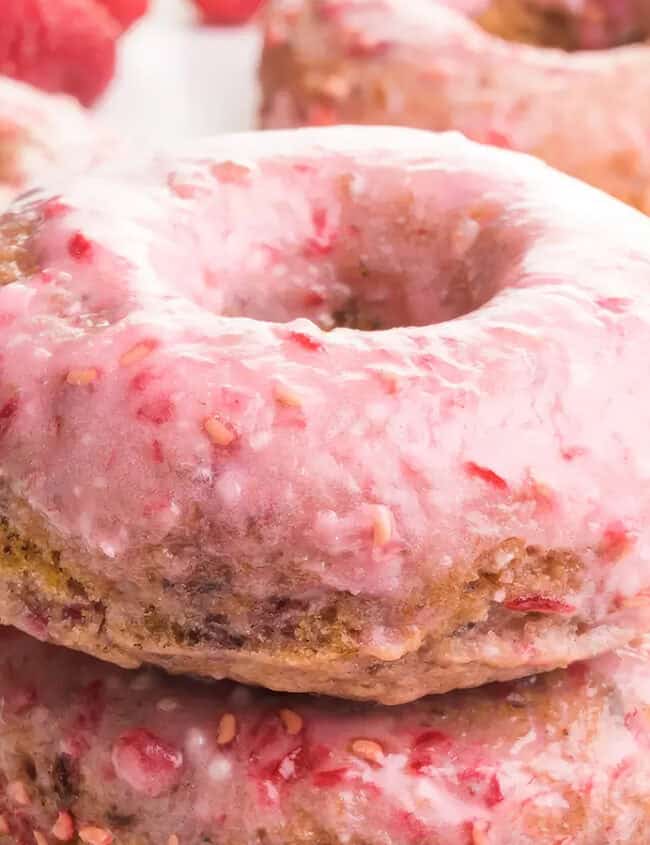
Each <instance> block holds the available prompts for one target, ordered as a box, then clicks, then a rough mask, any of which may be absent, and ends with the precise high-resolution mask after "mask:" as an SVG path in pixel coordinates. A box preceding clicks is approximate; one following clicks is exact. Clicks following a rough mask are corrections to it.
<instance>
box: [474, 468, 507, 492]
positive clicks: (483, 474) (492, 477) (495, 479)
mask: <svg viewBox="0 0 650 845" xmlns="http://www.w3.org/2000/svg"><path fill="white" fill-rule="evenodd" d="M465 472H466V473H467V474H468V475H469V476H471V477H472V478H480V479H481V481H485V483H486V484H491V485H492V486H493V487H496V488H497V489H498V490H507V489H508V482H507V481H506V480H505V479H504V478H501V476H500V475H497V474H496V472H494V471H493V470H491V469H488V468H487V467H482V466H479V464H475V463H474V461H467V462H466V464H465Z"/></svg>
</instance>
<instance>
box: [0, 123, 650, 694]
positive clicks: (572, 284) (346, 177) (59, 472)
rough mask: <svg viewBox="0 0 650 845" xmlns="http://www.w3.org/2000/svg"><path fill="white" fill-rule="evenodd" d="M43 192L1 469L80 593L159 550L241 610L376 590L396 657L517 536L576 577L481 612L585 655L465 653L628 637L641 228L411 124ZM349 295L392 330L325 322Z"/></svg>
mask: <svg viewBox="0 0 650 845" xmlns="http://www.w3.org/2000/svg"><path fill="white" fill-rule="evenodd" d="M51 190H52V195H53V196H56V204H55V207H56V209H57V213H56V214H52V213H49V211H48V209H51V208H52V205H51V201H50V202H49V204H48V202H39V203H37V204H35V205H32V206H31V207H30V208H29V209H26V210H25V211H24V214H25V215H27V217H26V219H28V218H29V219H33V218H34V215H35V216H36V218H37V219H38V227H37V231H36V235H35V237H34V242H33V244H34V246H33V248H34V250H35V252H36V254H37V255H38V256H39V257H40V267H41V269H40V270H39V271H37V272H35V273H34V274H33V275H31V276H28V277H23V278H20V279H19V280H18V281H15V282H14V283H11V284H8V285H6V286H5V287H4V288H1V289H0V315H1V316H2V319H0V423H1V424H0V472H1V475H2V478H3V480H4V483H5V485H7V488H8V490H9V491H10V492H11V493H12V494H14V495H16V496H18V497H20V499H21V500H22V501H24V502H25V503H26V504H27V505H28V506H29V508H31V509H32V510H33V511H35V512H36V513H38V514H40V515H43V516H44V517H45V519H46V521H47V523H48V524H49V526H50V527H51V530H52V532H54V535H55V536H59V537H62V538H63V541H64V542H68V541H69V542H74V543H75V544H76V546H78V547H81V548H83V549H86V550H88V551H89V553H90V554H89V556H88V560H87V564H86V565H87V567H88V572H90V573H94V574H96V575H98V576H101V577H102V578H105V579H107V580H108V581H109V582H110V583H111V584H114V585H115V587H116V589H118V590H120V591H122V592H123V594H124V595H125V596H126V595H128V594H129V592H131V591H136V592H137V590H138V589H139V586H140V585H141V584H142V583H143V582H144V579H145V577H148V576H146V573H147V572H148V569H147V567H148V565H149V553H148V551H147V549H150V548H151V547H152V546H162V548H163V549H164V550H165V553H164V554H158V555H157V556H156V558H155V561H156V562H155V567H156V570H155V577H156V578H159V579H167V580H168V581H169V582H172V583H180V584H182V583H187V582H188V581H190V580H191V579H192V578H193V577H195V576H196V574H197V571H198V572H199V575H200V577H209V574H210V573H209V570H208V573H207V576H206V570H205V566H208V567H209V566H214V568H215V572H218V571H219V570H218V567H219V566H220V564H221V563H222V561H223V560H224V559H225V560H228V561H231V562H234V564H235V565H234V572H233V576H232V578H233V583H232V584H231V587H232V589H233V591H239V592H240V593H241V594H245V595H248V596H251V597H252V598H258V597H262V596H268V595H274V594H278V592H279V591H281V590H282V589H285V590H286V589H287V586H286V585H287V578H289V582H288V583H289V584H290V588H289V589H290V591H291V594H292V595H293V596H294V597H295V598H298V599H304V600H306V601H313V602H314V603H317V602H318V601H319V600H320V599H321V598H322V597H324V596H338V595H352V596H354V597H359V598H365V599H368V600H372V601H375V602H376V603H377V608H378V615H377V616H375V618H374V621H373V620H371V621H366V620H363V621H362V620H360V624H363V630H362V633H361V638H362V642H363V643H364V645H363V648H364V649H366V650H367V652H368V654H375V655H377V656H378V657H380V659H385V660H388V661H391V660H396V659H399V658H400V657H401V656H402V655H403V654H404V653H406V652H408V651H412V650H413V649H416V650H417V648H418V647H419V645H420V644H421V643H422V641H423V639H424V638H426V636H427V634H428V631H429V630H430V629H431V627H432V626H433V625H434V624H435V614H436V610H435V607H431V606H428V607H424V608H423V609H422V610H421V611H420V612H419V615H417V617H416V619H415V621H416V623H417V632H416V634H415V635H414V631H413V630H409V631H405V630H404V629H403V628H401V627H400V625H399V624H397V623H394V622H392V621H391V620H395V614H394V608H395V607H398V606H401V605H400V604H399V603H400V602H402V601H404V600H406V599H408V598H409V597H417V596H419V595H421V594H422V592H423V591H426V590H428V589H432V588H435V585H436V584H439V583H444V579H445V578H448V577H449V574H450V573H452V574H453V573H454V572H455V570H456V569H458V570H459V571H460V569H464V568H465V569H466V568H467V567H468V566H469V565H470V564H471V561H473V560H475V559H477V556H480V555H481V553H482V552H483V551H486V550H493V549H495V547H497V546H498V544H500V543H502V542H503V541H505V540H507V539H508V538H513V537H514V538H521V539H522V540H523V541H524V542H525V543H526V544H531V545H535V546H538V547H540V548H542V549H545V550H566V551H570V552H573V553H575V555H577V556H578V558H579V560H580V561H581V564H582V567H583V570H582V576H581V579H580V583H579V585H578V586H576V587H575V588H574V589H571V590H569V591H568V592H567V594H565V595H559V596H558V595H551V596H548V595H543V594H540V595H533V596H518V597H517V600H519V601H520V602H522V603H520V604H519V605H517V604H516V602H515V604H507V603H505V604H504V602H506V601H507V599H506V591H505V590H495V593H494V596H493V606H494V607H495V608H499V607H501V608H504V609H506V610H507V611H509V612H510V613H512V614H521V613H525V612H532V613H542V614H550V615H552V616H553V615H554V616H556V617H568V618H571V619H572V620H574V621H575V622H576V624H577V625H579V626H582V627H583V628H584V629H585V630H588V631H590V632H592V633H594V636H593V637H591V638H589V639H588V640H586V641H584V642H583V643H582V645H580V646H579V647H577V650H576V651H572V650H571V649H572V648H573V644H569V643H568V642H565V641H563V639H562V638H561V637H559V638H556V640H555V641H554V642H549V643H547V644H546V646H544V647H545V648H547V649H548V650H549V653H548V654H544V655H540V653H539V648H540V646H539V645H536V644H534V643H532V642H531V643H530V648H529V649H528V650H527V649H523V651H516V652H515V653H514V654H512V653H509V652H508V649H507V647H506V646H504V645H503V644H502V643H499V641H498V638H496V637H492V638H489V637H488V638H485V639H484V640H483V641H481V642H479V643H476V644H475V648H476V659H477V660H481V661H482V662H484V663H488V664H489V665H491V666H495V667H498V666H503V665H506V664H507V665H509V666H511V668H512V672H513V674H517V673H518V672H519V673H521V674H523V673H525V672H526V667H527V666H528V667H530V666H539V665H540V660H542V658H543V660H542V662H543V664H544V665H546V666H547V667H548V668H552V667H553V666H554V665H559V664H562V663H565V662H567V661H568V660H571V659H575V658H581V657H584V656H588V655H589V654H593V653H596V652H600V651H604V650H606V649H607V648H610V647H612V646H614V645H616V644H617V643H621V642H623V641H626V640H627V639H629V638H630V636H632V634H633V633H634V632H635V631H637V630H645V629H647V628H648V627H650V607H649V603H650V599H648V591H649V590H650V520H649V518H648V516H649V514H650V484H649V482H650V447H649V446H648V431H649V430H650V402H648V401H647V400H646V394H647V391H646V384H647V382H648V378H649V377H650V372H649V365H648V362H647V361H646V355H645V352H644V350H646V349H647V346H648V344H649V343H650V287H649V282H650V222H649V221H648V220H647V219H646V218H645V217H644V216H642V215H641V214H638V213H637V212H634V211H632V210H631V209H628V208H627V207H625V206H623V205H622V204H619V203H618V202H616V201H614V200H612V199H610V198H608V197H606V196H605V195H602V194H600V193H598V192H596V191H594V190H592V189H590V188H588V187H586V186H584V185H581V184H580V183H578V182H575V181H573V180H571V179H569V178H568V177H565V176H562V175H560V174H558V173H555V172H553V171H551V170H550V169H549V168H547V167H546V166H545V165H543V164H541V163H539V162H536V161H534V160H533V159H529V158H527V157H524V156H519V155H515V154H513V153H508V152H503V151H500V150H496V149H494V148H488V147H481V146H478V145H475V144H473V143H471V142H468V141H466V140H464V139H462V138H461V137H460V136H458V135H455V134H447V135H434V134H429V133H424V132H417V131H412V130H405V129H404V130H400V129H372V130H368V129H350V128H340V129H333V130H302V131H296V132H293V133H265V134H264V135H261V136H260V135H244V136H234V137H224V138H221V139H215V140H212V141H207V142H204V143H199V144H195V145H194V146H193V147H191V148H190V149H188V150H186V151H180V152H177V153H175V154H174V155H171V154H169V155H168V154H160V155H157V156H156V157H154V158H152V159H147V160H144V159H143V160H142V161H138V160H137V159H135V160H133V161H131V162H128V163H122V164H121V165H120V166H119V168H118V167H111V165H110V164H109V165H105V166H104V167H103V168H98V169H97V170H96V171H95V172H94V173H93V175H89V176H87V177H85V178H83V179H78V180H76V181H73V182H72V183H66V184H61V185H58V186H54V188H52V189H51ZM560 200H561V201H560ZM21 208H24V206H19V207H18V208H16V209H15V211H16V212H17V213H19V214H20V213H21V211H20V209H21ZM353 299H354V300H355V301H356V306H355V307H357V308H359V309H360V310H361V311H362V313H363V315H364V317H365V318H367V319H368V320H369V321H370V322H373V321H375V320H376V321H378V322H379V323H380V324H381V325H383V326H386V327H390V326H395V328H387V330H384V331H374V332H372V331H358V330H353V329H343V328H337V329H334V330H332V331H324V329H328V328H330V327H331V326H332V325H333V324H334V322H335V317H334V315H335V314H337V313H338V312H340V311H341V310H344V311H345V310H346V309H349V308H350V307H351V303H352V301H353ZM319 326H320V327H319ZM253 529H254V530H253ZM197 548H199V549H200V554H201V555H202V557H203V560H202V563H203V566H204V568H203V569H201V570H198V569H197V567H198V561H197V554H199V553H197V551H196V549H197ZM499 554H500V555H501V557H499V558H498V560H497V559H496V557H495V561H496V563H495V565H496V566H497V569H499V568H500V569H503V568H504V567H507V565H508V563H509V560H510V558H509V557H508V553H507V552H505V551H502V552H500V553H499ZM497 557H498V554H497ZM205 561H207V564H206V563H205ZM215 577H216V576H215ZM280 594H281V593H280ZM218 602H219V599H218V596H217V597H216V598H215V604H214V610H215V611H218V610H219V604H218ZM391 608H392V610H391ZM34 620H35V617H34V614H33V613H32V614H31V615H30V616H29V618H28V617H24V618H21V619H15V620H13V621H14V622H15V623H16V624H18V625H19V626H20V627H23V628H25V629H29V630H32V629H33V626H34V624H35V621H34ZM38 625H39V626H41V627H40V628H39V630H40V634H39V635H40V636H47V633H48V632H47V618H45V619H39V620H38ZM502 647H503V649H504V650H501V649H502ZM214 674H215V675H218V674H219V666H218V665H215V666H214ZM424 692H426V690H422V689H419V688H418V687H417V682H416V680H415V679H414V680H413V686H412V687H410V688H408V689H403V690H401V692H400V695H401V696H402V700H404V699H405V698H408V697H415V696H416V695H418V694H422V693H424Z"/></svg>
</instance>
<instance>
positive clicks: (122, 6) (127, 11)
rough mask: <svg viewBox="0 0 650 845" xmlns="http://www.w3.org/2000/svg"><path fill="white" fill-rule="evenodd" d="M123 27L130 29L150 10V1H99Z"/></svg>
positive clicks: (123, 28)
mask: <svg viewBox="0 0 650 845" xmlns="http://www.w3.org/2000/svg"><path fill="white" fill-rule="evenodd" d="M98 2H99V3H101V5H102V6H104V7H105V8H106V9H107V10H108V12H109V13H110V14H111V16H112V17H113V18H115V20H116V21H117V22H118V23H119V25H120V26H121V27H122V30H125V29H128V28H129V27H130V26H131V24H133V23H135V22H136V21H137V20H138V18H141V17H142V16H143V15H144V14H146V13H147V11H148V10H149V0H98Z"/></svg>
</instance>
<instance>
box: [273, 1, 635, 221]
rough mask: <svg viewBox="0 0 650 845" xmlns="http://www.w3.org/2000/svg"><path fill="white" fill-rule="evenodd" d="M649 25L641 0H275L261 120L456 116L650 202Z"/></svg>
mask: <svg viewBox="0 0 650 845" xmlns="http://www.w3.org/2000/svg"><path fill="white" fill-rule="evenodd" d="M648 37H650V3H648V0H636V2H634V0H630V2H627V1H626V2H623V3H619V2H610V0H584V2H569V0H567V2H564V0H557V2H555V1H554V0H450V2H448V3H444V2H434V0H409V2H404V1H403V0H304V2H296V0H276V2H275V3H272V4H271V7H270V12H269V16H268V22H267V27H266V43H265V49H264V56H263V60H262V68H261V79H262V84H263V89H264V101H263V107H262V123H263V125H264V126H267V127H275V128H279V127H289V126H298V125H303V124H311V125H324V124H332V123H360V124H400V125H405V126H413V127H419V128H423V129H434V130H446V129H456V130H459V131H461V132H463V133H464V134H465V135H466V136H467V137H469V138H472V139H474V140H476V141H480V142H483V143H489V144H495V145H497V146H502V147H508V148H512V149H514V150H520V151H522V152H527V153H532V154H534V155H537V156H539V157H541V158H542V159H544V160H545V161H547V162H548V163H549V164H551V165H553V166H554V167H557V168H559V169H561V170H564V171H566V172H567V173H569V174H571V175H573V176H577V177H578V178H580V179H584V180H585V181H587V182H589V183H591V184H593V185H595V186H596V187H599V188H601V189H602V190H605V191H607V192H609V193H611V194H614V196H617V197H619V198H620V199H622V200H624V201H626V202H629V203H631V204H632V205H634V206H636V207H637V208H640V209H641V210H644V211H650V146H649V144H648V138H650V48H649V47H648V45H647V44H643V43H641V42H643V40H644V39H647V38H648ZM507 39H515V42H521V41H522V40H523V41H528V42H533V43H532V44H531V43H528V44H525V43H515V42H513V41H512V40H507ZM629 42H635V43H629ZM637 42H638V43H637ZM621 45H622V46H621ZM584 48H601V49H589V50H587V49H584ZM568 51H573V52H568Z"/></svg>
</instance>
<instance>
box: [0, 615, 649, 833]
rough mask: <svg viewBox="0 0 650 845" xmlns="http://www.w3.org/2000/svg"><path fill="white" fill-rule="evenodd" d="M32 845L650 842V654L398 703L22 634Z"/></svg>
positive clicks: (10, 638)
mask: <svg viewBox="0 0 650 845" xmlns="http://www.w3.org/2000/svg"><path fill="white" fill-rule="evenodd" d="M1 636H2V639H1V640H0V642H2V646H3V647H2V651H1V654H2V657H1V658H0V662H1V664H2V672H1V674H0V694H1V695H2V699H3V701H4V708H3V719H2V722H0V774H1V777H2V783H3V786H4V788H3V790H2V792H1V793H0V825H2V828H3V830H4V831H5V832H8V833H9V834H10V835H11V836H12V842H14V843H16V845H32V843H33V842H34V839H35V840H36V842H37V843H40V845H44V843H46V842H48V843H56V842H69V841H72V840H75V841H77V840H76V839H75V837H76V836H77V835H78V836H79V841H80V842H82V843H90V845H95V843H102V845H108V843H110V842H125V843H138V845H149V843H152V845H153V844H154V843H155V845H159V843H163V845H165V843H169V845H175V843H176V842H178V843H181V845H198V843H204V842H213V843H233V845H257V843H259V842H268V843H269V845H303V844H304V845H307V843H313V842H319V843H320V842H327V843H333V845H338V843H347V842H363V843H368V845H384V843H386V842H391V843H394V845H417V843H422V842H426V843H427V845H557V843H560V842H562V843H564V842H567V843H569V842H570V843H571V845H592V843H596V842H598V843H605V842H606V843H607V845H647V843H648V842H650V834H649V833H648V781H649V779H650V759H649V757H648V753H647V752H648V747H649V746H650V688H649V686H648V663H649V659H648V658H649V655H648V645H647V643H646V644H645V645H643V644H642V645H639V646H638V647H637V648H635V649H631V648H626V649H624V650H621V651H620V652H618V653H614V654H609V655H607V656H606V657H600V658H597V659H595V660H593V661H590V662H586V663H579V664H575V665H574V666H572V667H571V668H570V669H569V670H567V671H557V672H553V673H549V674H547V675H543V676H536V677H532V678H528V679H525V680H520V681H515V682H511V683H509V684H504V685H498V684H497V685H489V686H486V687H484V688H482V689H480V690H471V691H463V692H456V693H450V694H448V695H446V696H437V697H433V698H428V699H421V700H420V701H418V702H415V703H412V704H409V705H402V706H401V707H397V708H385V707H380V706H376V705H370V704H365V705H360V704H356V705H354V704H350V703H345V702H336V701H335V700H327V699H315V698H309V697H300V696H283V695H281V694H272V693H268V692H264V691H258V690H251V689H249V688H246V687H239V686H232V685H230V684H228V683H224V682H222V683H220V684H202V683H199V682H196V681H190V680H187V679H176V680H173V679H170V678H169V677H167V676H163V675H162V674H160V673H158V672H156V671H151V670H148V671H147V670H142V671H140V672H137V673H133V672H125V671H124V670H121V669H118V668H116V667H110V666H108V665H106V664H103V663H100V662H98V661H95V660H93V659H92V658H89V657H86V656H83V655H79V654H75V653H74V652H71V651H68V650H66V649H61V648H58V647H56V646H51V645H44V644H42V643H38V642H37V641H35V640H34V639H32V638H30V637H26V636H25V635H23V634H18V633H17V632H12V631H11V630H10V629H4V631H3V632H2V634H1Z"/></svg>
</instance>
